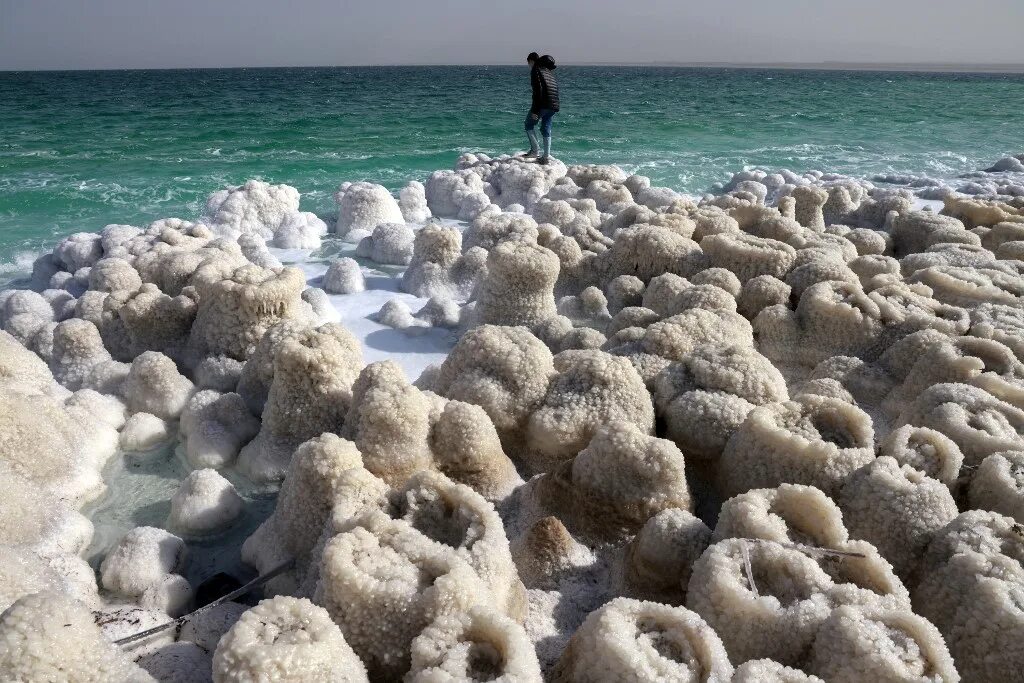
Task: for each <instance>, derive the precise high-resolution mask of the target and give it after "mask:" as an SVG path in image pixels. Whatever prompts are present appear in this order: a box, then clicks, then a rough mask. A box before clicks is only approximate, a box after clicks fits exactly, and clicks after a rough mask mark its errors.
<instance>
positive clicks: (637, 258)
mask: <svg viewBox="0 0 1024 683" xmlns="http://www.w3.org/2000/svg"><path fill="white" fill-rule="evenodd" d="M1021 173H1024V170H1021V169H1020V168H1018V161H1017V159H1016V158H1015V157H1008V158H1006V159H1004V160H1001V161H999V162H997V163H996V165H995V166H992V167H991V168H990V169H989V170H984V171H977V172H976V173H972V174H968V175H967V176H965V177H963V178H957V179H947V180H939V179H933V178H928V177H923V176H905V177H902V176H901V177H897V176H895V175H894V176H886V177H879V178H875V179H872V180H864V179H857V178H850V177H846V176H842V175H839V174H832V173H825V172H821V171H811V172H807V173H794V172H791V171H787V170H780V171H777V172H770V171H768V170H763V169H746V170H743V171H741V172H740V173H737V174H736V175H735V176H734V177H733V178H732V179H731V180H729V182H727V183H723V184H722V185H721V186H720V187H716V188H714V192H713V193H711V194H708V195H706V196H703V197H700V198H695V197H687V196H685V195H682V194H680V193H678V192H676V191H674V190H673V189H672V188H667V187H656V186H654V185H652V183H651V180H650V179H649V178H646V177H644V176H642V175H635V174H634V175H630V174H629V173H628V172H627V171H625V170H624V169H622V168H619V167H617V166H585V165H573V166H566V165H565V164H563V163H562V162H560V161H552V162H551V163H550V164H548V165H546V166H544V165H539V164H535V163H529V162H527V161H525V160H522V159H518V158H512V157H507V156H501V157H496V158H491V157H489V156H487V155H483V154H464V155H462V156H461V157H460V158H459V159H458V161H457V162H456V164H455V166H454V168H453V169H451V170H443V171H437V172H435V173H433V174H431V175H430V176H429V177H428V178H426V179H425V182H424V183H422V184H420V183H419V182H416V181H413V182H410V183H409V184H408V185H406V186H405V187H404V188H402V189H401V190H399V191H398V193H397V197H398V199H397V200H396V196H395V195H392V193H391V192H390V191H389V189H387V188H385V187H383V186H380V185H375V184H372V183H366V182H357V183H347V182H346V183H343V184H342V185H341V186H340V187H339V190H338V193H337V194H336V196H335V199H336V200H337V203H338V219H337V222H336V223H337V224H336V225H335V226H334V228H333V229H334V231H335V233H336V234H337V236H339V237H342V238H344V239H343V240H339V239H328V240H323V238H324V237H325V233H326V226H325V224H324V222H323V221H322V220H320V219H319V218H317V217H316V216H315V215H313V214H310V213H303V212H300V211H299V193H298V190H296V189H295V188H291V187H288V186H286V185H269V184H267V183H263V182H260V181H250V182H248V183H246V184H245V185H242V186H239V187H234V188H228V189H225V190H222V191H220V192H217V193H215V194H214V195H212V196H211V198H210V200H209V202H208V204H207V207H206V211H205V214H204V216H203V217H202V218H201V219H199V222H195V221H191V220H183V219H177V218H165V219H160V220H157V221H155V222H153V223H151V224H149V225H148V226H145V227H133V226H124V225H110V226H107V227H105V228H103V230H102V231H100V232H98V233H78V234H75V235H72V236H70V237H67V238H65V239H64V240H62V241H61V242H60V243H59V244H58V245H57V246H56V247H55V248H54V249H53V250H52V252H51V253H48V254H46V255H44V256H42V257H40V258H39V259H37V260H36V262H35V263H34V265H33V274H32V277H31V279H30V280H28V281H26V282H25V283H24V286H23V287H22V288H18V286H19V284H18V283H16V284H15V285H14V288H8V289H6V290H3V291H0V329H2V332H0V389H2V391H0V488H4V489H6V490H8V492H9V493H8V495H7V496H6V498H5V499H4V501H0V519H2V521H3V522H4V524H3V527H2V530H0V560H2V561H0V575H2V576H0V607H7V606H11V607H10V609H9V610H8V611H7V612H6V613H5V614H4V615H3V616H2V617H0V632H2V634H0V635H3V637H2V638H0V641H2V642H0V661H2V662H3V664H4V665H5V666H6V667H7V669H10V670H12V671H16V672H18V673H17V676H16V677H19V676H20V677H21V678H25V679H28V678H32V677H33V676H35V677H40V678H47V677H51V678H52V677H53V676H51V675H50V674H49V673H48V672H50V671H56V670H58V669H62V670H63V671H64V672H67V671H77V669H75V667H77V666H78V665H79V664H80V663H81V662H86V663H88V664H89V666H90V667H92V671H94V672H99V673H98V674H97V675H100V676H102V675H104V674H106V673H109V674H110V675H109V676H107V678H110V679H116V680H136V679H137V680H149V678H148V674H146V673H145V671H148V672H150V674H151V675H152V676H154V677H157V678H159V679H160V680H207V679H209V678H211V677H212V679H213V680H216V681H236V680H237V681H242V680H255V679H257V678H260V679H262V678H274V679H280V680H307V679H311V678H315V679H324V680H397V679H399V678H402V677H405V678H407V679H408V680H416V681H433V680H442V679H443V680H449V679H451V680H454V679H459V680H463V679H469V678H473V679H481V680H482V679H496V678H502V680H505V679H507V680H524V681H539V680H542V679H551V680H566V681H568V680H598V679H600V680H603V679H606V678H610V677H618V678H622V679H623V680H625V679H629V680H667V679H669V678H671V679H672V680H698V679H699V680H705V681H715V680H721V681H726V680H736V681H744V680H747V681H749V680H758V681H762V680H763V681H821V680H830V681H833V680H835V681H845V680H861V679H878V680H883V679H885V680H888V679H893V680H895V679H900V680H917V679H922V680H923V679H929V680H931V679H936V680H940V679H941V680H945V681H955V680H958V679H959V678H963V679H964V680H978V681H988V680H1011V679H1014V678H1015V677H1017V676H1018V675H1019V671H1020V670H1021V668H1022V666H1024V661H1022V660H1021V657H1020V656H1019V655H1020V651H1021V648H1020V647H1019V646H1018V644H1019V642H1020V641H1021V640H1022V638H1024V635H1022V634H1024V620H1022V619H1021V615H1020V610H1019V609H1018V607H1019V604H1018V603H1019V602H1020V599H1019V596H1020V594H1021V593H1022V591H1024V569H1022V564H1021V559H1022V558H1024V550H1022V547H1021V538H1020V536H1021V534H1020V529H1019V526H1020V522H1021V519H1022V514H1024V513H1022V512H1021V510H1022V507H1021V504H1022V501H1024V496H1022V490H1024V489H1022V478H1021V472H1020V470H1021V453H1022V452H1024V315H1022V314H1021V312H1020V309H1021V305H1020V303H1021V299H1022V298H1024V264H1022V262H1021V261H1020V260H1018V258H1017V257H1020V256H1022V255H1024V247H1022V245H1024V199H1022V198H1021V196H1022V195H1024V187H1021V183H1020V178H1021ZM1014 195H1018V196H1014ZM926 197H930V198H933V199H941V200H942V206H941V207H940V206H939V205H938V202H934V201H932V200H929V201H923V198H926ZM925 205H927V206H925ZM925 208H926V209H928V210H922V209H925ZM939 209H941V210H939ZM428 220H429V221H430V222H428V223H426V224H425V225H424V223H425V222H426V221H428ZM268 243H269V244H270V245H271V246H268ZM314 249H317V250H322V252H320V251H318V252H317V254H316V255H315V256H313V255H311V254H308V253H303V250H305V251H306V252H308V251H309V250H314ZM353 255H355V256H357V257H359V258H360V259H369V260H372V261H376V262H377V263H378V264H382V267H381V268H380V269H377V270H371V269H369V268H367V269H366V270H367V273H368V275H367V276H366V277H364V275H363V267H362V266H360V262H362V261H360V262H357V261H356V260H354V259H353V258H352V257H353ZM322 256H323V257H324V258H325V262H322V264H321V257H322ZM285 263H287V264H289V265H287V266H286V265H284V264H285ZM383 264H386V266H384V265H383ZM310 285H313V286H310ZM320 287H322V289H321V288H320ZM398 290H401V291H402V292H404V294H402V295H400V296H397V297H396V295H395V294H394V292H396V291H398ZM332 295H334V296H332ZM329 321H341V322H329ZM396 330H402V332H396ZM449 347H453V348H451V349H450V353H448V354H447V356H446V357H444V358H442V354H443V353H444V351H445V350H447V349H448V348H449ZM364 354H365V359H366V360H367V361H371V362H369V363H368V364H365V363H364ZM414 376H418V379H416V380H415V381H414V382H412V381H410V378H411V377H414ZM179 441H180V445H181V449H180V451H178V450H177V444H178V443H179ZM172 445H173V446H175V448H174V451H175V452H174V454H173V455H172V453H171V449H170V446H172ZM118 446H120V448H121V450H122V451H123V453H118V452H117V448H118ZM122 455H127V456H128V457H127V459H126V460H125V461H124V463H122V462H120V461H116V462H115V464H116V465H117V467H112V468H110V469H107V470H105V469H104V468H105V466H106V464H107V462H108V460H110V459H111V458H112V457H114V458H118V459H119V458H121V456H122ZM125 465H127V466H125ZM214 468H216V469H214ZM185 469H187V470H191V471H189V472H187V473H186V472H185V471H183V470H185ZM104 472H106V473H107V476H108V478H109V481H108V482H105V479H104V476H103V474H102V473H104ZM179 473H180V474H179ZM179 480H180V481H179ZM278 483H280V490H279V491H278V493H277V496H276V499H271V498H268V497H266V496H265V495H264V492H263V489H264V488H266V489H267V490H269V491H272V490H273V489H275V488H276V487H277V486H278ZM107 484H109V485H110V488H111V490H110V491H109V495H108V497H107V498H104V499H102V500H100V501H98V502H97V503H96V504H95V505H93V506H90V507H89V508H88V509H87V512H88V514H89V515H90V516H92V517H93V519H94V520H95V522H96V524H95V528H96V530H97V533H96V534H95V535H96V538H95V539H93V535H94V533H93V532H94V530H93V523H92V522H91V521H90V520H89V519H88V518H87V517H85V516H83V514H82V512H80V511H79V509H80V508H81V507H82V506H83V505H84V504H85V503H86V502H87V501H90V500H93V499H95V498H96V497H97V496H99V495H100V494H101V493H103V490H104V487H105V485H107ZM150 486H153V487H156V488H159V489H160V490H161V491H166V493H167V495H170V494H171V493H172V492H173V496H171V500H170V509H169V510H168V511H164V510H161V511H160V513H159V514H160V515H161V516H162V515H164V514H167V513H169V514H167V517H166V521H164V520H160V519H158V520H154V519H153V518H152V513H153V509H149V508H151V507H152V506H153V505H154V500H153V496H152V495H150V491H149V487H150ZM236 486H237V487H238V488H237V490H236V488H235V487H236ZM140 487H145V489H144V490H145V494H146V495H138V492H139V491H140V490H143V489H140ZM175 488H176V489H177V490H176V492H175V491H174V489H175ZM154 490H155V489H154ZM165 497H166V496H165ZM243 500H244V501H250V502H249V503H248V504H243ZM263 501H266V503H264V502H263ZM156 504H157V505H159V503H156ZM271 505H273V510H272V511H270V510H269V508H270V506H271ZM243 508H244V515H243ZM154 509H155V508H154ZM261 514H262V515H268V516H266V518H265V519H262V520H261V519H259V516H260V515H261ZM112 519H113V520H114V525H115V527H116V525H117V524H118V522H117V520H119V519H134V520H137V523H150V524H152V523H154V522H155V523H164V524H165V525H166V526H167V528H168V529H169V531H165V530H163V529H158V528H155V527H148V526H139V527H136V528H134V529H131V530H126V529H123V528H122V529H121V531H122V532H124V531H127V533H124V535H123V536H122V537H121V538H119V539H116V540H115V542H114V544H113V546H112V547H106V546H109V544H108V542H107V540H106V539H107V538H108V537H109V536H110V535H111V534H110V529H111V520H112ZM250 523H251V524H252V526H253V527H255V526H256V524H259V526H258V527H257V528H256V531H255V532H254V533H251V535H250V536H249V537H248V538H247V539H246V540H245V541H244V543H243V545H242V547H241V548H240V552H238V553H236V552H235V550H236V544H237V543H238V542H239V540H240V536H239V534H240V533H245V532H248V531H249V530H250V529H251V528H252V527H250V526H249V524H250ZM712 523H713V524H712ZM712 527H713V528H712ZM174 534H180V537H179V536H176V535H174ZM183 538H185V539H189V542H188V543H187V544H186V541H185V540H183ZM85 551H87V552H90V553H91V554H93V555H95V556H97V557H102V558H103V559H102V563H101V564H100V572H99V573H100V580H101V585H102V588H103V593H102V595H103V599H102V600H101V597H100V591H99V589H98V586H97V584H96V576H95V573H94V572H93V570H92V569H91V568H90V567H89V565H88V563H87V562H86V561H85V560H83V559H82V558H81V557H80V554H81V553H82V552H85ZM187 551H188V552H187ZM189 555H191V558H192V559H191V564H190V560H189ZM235 558H240V559H241V560H242V561H244V562H245V563H246V565H248V566H249V567H250V568H251V569H252V570H255V571H256V572H261V573H266V572H269V571H271V570H274V569H277V568H280V567H282V566H285V567H286V568H285V570H284V571H282V572H281V573H280V574H277V575H276V576H275V577H274V578H273V579H271V580H270V581H268V582H267V583H266V584H265V586H264V587H263V591H264V595H266V596H268V598H269V599H268V600H265V601H264V602H262V603H261V604H260V605H258V606H257V607H255V608H253V609H247V608H246V606H245V605H241V604H237V603H229V604H226V605H221V606H218V607H217V608H215V609H213V610H210V611H209V612H203V613H201V614H200V615H197V616H195V617H192V618H190V619H188V620H186V622H187V623H185V624H183V625H182V628H181V632H180V634H179V633H177V632H176V631H168V632H164V633H160V634H157V635H156V636H151V637H150V638H147V639H146V640H145V641H143V642H141V643H139V644H137V645H136V646H135V647H132V648H130V649H129V654H130V658H131V659H132V660H134V661H135V663H134V664H133V663H132V662H130V661H128V660H127V659H124V658H123V657H122V656H121V655H120V654H118V653H117V652H114V651H113V650H111V649H110V648H109V643H107V642H105V641H104V640H103V639H104V638H105V639H106V641H109V640H116V639H118V638H122V637H125V636H128V635H131V634H132V633H134V632H136V631H139V630H144V629H145V628H147V627H149V626H153V625H157V624H160V623H165V622H166V621H168V620H169V619H170V617H171V616H173V615H179V614H183V613H185V612H187V611H189V610H190V609H191V608H192V606H193V605H194V604H196V603H197V602H203V601H205V600H207V599H208V598H209V596H208V595H207V594H208V593H209V592H210V591H211V590H212V586H213V585H215V584H216V582H214V584H206V585H200V586H198V587H195V588H194V587H193V586H192V584H191V583H190V579H194V578H195V579H198V578H202V577H206V576H208V575H209V574H212V573H215V572H218V571H221V570H224V571H226V572H228V573H231V574H233V573H234V572H235V569H236V568H230V567H228V566H227V565H231V564H232V563H233V561H234V560H235ZM244 571H249V570H248V569H246V570H244ZM222 578H223V577H220V578H219V579H218V581H220V579H222ZM40 591H45V593H40ZM33 594H35V595H33ZM911 596H913V600H911ZM71 600H78V601H81V603H82V605H83V606H84V607H83V606H79V605H77V604H74V603H71V602H70V601H71ZM104 601H115V602H116V603H117V604H116V605H114V604H111V605H107V604H105V602H104ZM89 608H92V609H97V610H98V612H97V615H96V623H98V624H99V625H100V627H101V630H100V632H97V631H96V628H95V626H94V624H93V623H92V622H93V620H92V619H90V618H89V615H88V613H87V612H82V610H83V609H89ZM51 612H52V614H50V613H51ZM48 614H49V616H47V615H48ZM54 615H56V616H54ZM50 617H53V619H50ZM58 617H59V620H58ZM83 618H84V619H85V621H83ZM29 621H32V622H33V623H36V622H38V626H39V628H37V629H34V630H33V629H28V628H27V627H26V626H25V624H27V623H28V622H29ZM58 621H59V622H60V623H58ZM51 622H52V623H51ZM61 624H69V625H70V626H67V627H64V626H62V625H61ZM58 626H59V628H58ZM98 636H103V638H99V637H98ZM69 637H70V639H69ZM96 653H100V655H102V656H101V657H100V659H102V661H99V660H97V659H96ZM65 660H67V661H65ZM734 666H735V667H736V668H735V671H734V668H733V667H734ZM47 667H49V668H47ZM104 667H106V668H104ZM139 667H142V668H139ZM143 669H145V671H143Z"/></svg>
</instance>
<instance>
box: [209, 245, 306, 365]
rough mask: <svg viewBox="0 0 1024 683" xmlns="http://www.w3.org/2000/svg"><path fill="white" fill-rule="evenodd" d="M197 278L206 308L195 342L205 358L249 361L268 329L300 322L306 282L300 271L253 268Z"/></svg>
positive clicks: (293, 269) (248, 266)
mask: <svg viewBox="0 0 1024 683" xmlns="http://www.w3.org/2000/svg"><path fill="white" fill-rule="evenodd" d="M197 277H198V278H199V279H198V282H197V289H198V292H199V301H200V304H199V310H198V312H197V313H196V321H195V324H194V325H193V326H192V335H191V338H190V342H191V344H192V345H193V346H194V347H195V348H196V349H198V350H200V351H201V352H202V353H203V354H205V355H225V356H230V357H232V358H235V359H237V360H245V359H246V358H248V357H249V356H250V355H252V353H253V351H254V350H255V347H256V344H257V342H259V340H260V338H261V337H262V336H263V333H264V332H266V331H267V329H269V328H270V327H271V326H273V325H274V324H275V323H277V322H279V321H281V320H283V319H286V318H293V317H299V314H300V306H299V302H300V301H301V299H300V296H299V295H300V293H301V292H302V288H303V287H304V286H305V284H306V278H305V277H304V276H303V275H302V271H300V270H298V269H297V268H285V269H283V270H281V271H280V272H275V271H273V270H270V269H266V268H261V267H259V266H255V265H247V266H243V267H241V268H238V269H237V270H235V271H233V272H230V273H226V274H221V273H219V272H217V271H216V270H214V269H212V267H211V270H209V271H206V272H200V273H199V275H198V276H197Z"/></svg>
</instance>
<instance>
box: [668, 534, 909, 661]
mask: <svg viewBox="0 0 1024 683" xmlns="http://www.w3.org/2000/svg"><path fill="white" fill-rule="evenodd" d="M835 559H836V558H827V559H822V558H820V557H819V558H818V559H815V557H814V556H812V555H808V554H804V553H803V552H801V551H800V550H797V549H793V548H790V547H786V546H783V545H780V544H778V543H775V542H773V541H757V542H751V541H746V540H743V539H736V538H734V539H727V540H724V541H721V542H719V543H716V544H714V545H712V546H711V547H710V548H708V550H707V551H705V553H704V554H703V555H701V557H700V559H699V560H697V562H696V564H694V567H693V574H692V575H691V576H690V584H689V588H688V590H687V594H686V605H687V607H689V608H690V609H692V610H694V611H695V612H697V613H698V614H699V615H701V616H702V617H703V618H704V619H705V620H706V621H707V622H708V623H709V624H710V625H711V627H712V628H714V629H715V631H716V632H717V633H718V634H719V636H720V637H721V638H722V642H723V643H724V644H725V649H726V651H727V652H728V653H729V657H730V659H732V660H735V661H746V660H749V659H758V658H770V659H774V660H775V661H777V662H779V663H781V664H786V665H797V664H799V663H800V662H802V661H804V658H805V657H806V655H807V653H808V651H809V649H810V647H811V645H812V643H813V642H814V637H815V635H816V633H817V630H818V628H819V627H820V626H821V624H822V623H824V621H825V619H826V618H827V617H828V615H829V614H830V613H831V612H832V610H833V609H834V608H835V607H838V606H840V605H844V604H849V605H869V606H873V605H879V606H885V607H891V608H898V609H906V610H907V611H909V608H910V600H909V596H908V594H907V591H906V589H905V588H904V587H903V585H902V584H900V582H899V579H897V578H896V577H895V576H894V575H893V574H892V573H891V570H889V571H888V572H887V574H888V575H887V576H886V572H885V571H882V572H880V575H878V574H877V573H876V575H874V576H872V575H870V574H868V575H865V574H866V573H867V572H865V571H864V569H863V568H862V567H861V566H860V565H858V564H856V563H854V561H853V560H851V559H843V558H840V559H838V566H833V562H834V561H835ZM819 562H821V564H819ZM844 563H845V564H844ZM748 564H749V567H750V570H749V574H748V570H747V569H746V567H747V566H748ZM822 565H824V566H822ZM826 568H827V569H828V570H829V571H828V572H826ZM881 569H883V570H884V567H883V568H881ZM837 570H838V571H837ZM748 576H750V577H752V578H753V585H751V582H750V579H749V578H748Z"/></svg>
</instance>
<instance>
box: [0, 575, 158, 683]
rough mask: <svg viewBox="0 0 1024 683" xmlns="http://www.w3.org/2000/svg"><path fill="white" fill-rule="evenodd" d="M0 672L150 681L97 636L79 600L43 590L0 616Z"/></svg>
mask: <svg viewBox="0 0 1024 683" xmlns="http://www.w3.org/2000/svg"><path fill="white" fill-rule="evenodd" d="M0 671H3V672H4V677H5V678H7V679H8V680H11V681H96V682H101V681H102V682H106V681H111V682H113V681H125V682H126V683H153V682H154V681H155V679H154V678H153V677H152V676H150V675H149V674H147V673H146V672H145V671H144V670H143V669H141V668H139V667H138V666H137V665H135V664H133V663H132V661H131V659H130V658H129V657H127V656H126V655H125V654H123V653H122V652H121V651H120V650H118V649H117V648H116V647H115V646H114V645H112V644H111V643H110V642H109V641H107V640H106V639H105V638H104V637H103V635H102V634H101V633H100V629H99V628H97V626H96V624H95V622H94V621H93V615H92V614H90V612H89V610H88V609H87V608H86V606H85V605H82V604H81V603H78V602H76V601H74V600H72V599H69V598H68V597H66V596H63V595H60V594H58V593H45V592H44V593H35V594H33V595H28V596H26V597H24V598H21V599H20V600H19V601H18V602H16V603H15V604H14V605H12V606H11V607H10V608H8V609H7V610H6V611H5V612H4V613H3V614H2V615H0Z"/></svg>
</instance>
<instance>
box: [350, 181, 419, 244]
mask: <svg viewBox="0 0 1024 683" xmlns="http://www.w3.org/2000/svg"><path fill="white" fill-rule="evenodd" d="M334 200H335V201H336V202H337V203H338V223H337V225H336V226H335V232H336V233H337V234H338V235H341V236H342V237H344V236H345V235H347V234H349V233H350V232H351V231H353V230H357V231H367V232H373V230H374V228H376V227H378V226H380V225H384V224H385V223H404V222H405V219H404V218H403V217H402V210H401V209H400V208H399V206H398V202H396V201H395V198H394V197H392V196H391V193H390V192H388V190H387V188H385V187H384V186H383V185H374V184H373V183H342V185H341V187H339V188H338V191H337V192H336V193H335V194H334Z"/></svg>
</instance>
